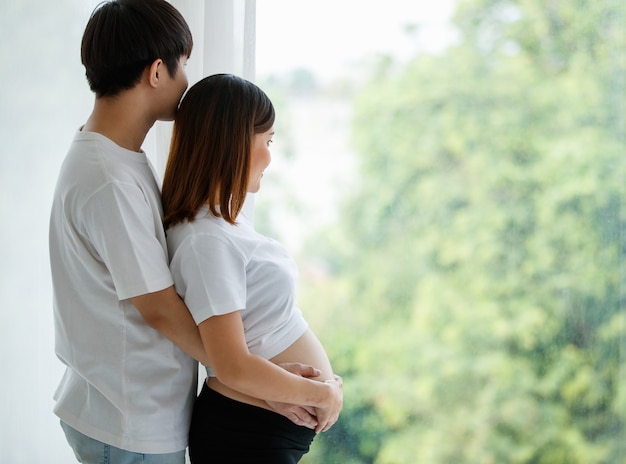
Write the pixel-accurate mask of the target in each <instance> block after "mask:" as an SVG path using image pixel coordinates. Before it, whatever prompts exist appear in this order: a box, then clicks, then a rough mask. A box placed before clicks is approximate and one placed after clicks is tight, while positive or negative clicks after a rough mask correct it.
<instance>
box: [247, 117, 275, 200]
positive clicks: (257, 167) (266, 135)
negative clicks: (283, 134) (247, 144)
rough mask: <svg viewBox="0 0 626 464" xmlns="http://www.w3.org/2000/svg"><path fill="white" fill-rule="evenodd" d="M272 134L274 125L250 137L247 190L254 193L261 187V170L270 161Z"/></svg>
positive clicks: (263, 169)
mask: <svg viewBox="0 0 626 464" xmlns="http://www.w3.org/2000/svg"><path fill="white" fill-rule="evenodd" d="M273 136H274V127H271V128H270V129H269V130H268V131H267V132H263V133H260V134H255V135H254V137H252V145H251V148H250V177H249V178H248V192H250V193H256V192H258V191H259V189H260V188H261V177H263V171H265V168H266V167H268V166H269V164H270V161H272V155H271V154H270V143H272V137H273Z"/></svg>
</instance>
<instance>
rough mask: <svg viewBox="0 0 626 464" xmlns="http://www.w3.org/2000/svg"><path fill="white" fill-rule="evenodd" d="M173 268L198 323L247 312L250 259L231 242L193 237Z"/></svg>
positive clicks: (176, 259) (177, 282) (186, 301)
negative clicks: (236, 312)
mask: <svg viewBox="0 0 626 464" xmlns="http://www.w3.org/2000/svg"><path fill="white" fill-rule="evenodd" d="M171 266H172V274H173V275H174V281H175V284H176V288H177V289H183V292H182V293H183V299H184V301H185V304H186V305H187V308H189V312H190V313H191V315H192V316H193V318H194V320H195V322H196V324H200V323H201V322H202V321H205V320H206V319H208V318H210V317H211V316H218V315H223V314H228V313H231V312H233V311H238V310H241V309H245V305H246V258H245V256H244V254H243V253H242V252H241V251H240V250H238V249H237V248H236V247H235V246H234V245H232V244H231V243H228V242H226V241H223V240H222V239H220V238H217V237H215V236H212V235H208V234H199V235H195V236H192V237H190V238H188V239H187V240H186V241H185V242H183V243H182V244H181V246H180V247H179V249H178V250H177V251H176V254H175V256H174V259H173V260H172V263H171Z"/></svg>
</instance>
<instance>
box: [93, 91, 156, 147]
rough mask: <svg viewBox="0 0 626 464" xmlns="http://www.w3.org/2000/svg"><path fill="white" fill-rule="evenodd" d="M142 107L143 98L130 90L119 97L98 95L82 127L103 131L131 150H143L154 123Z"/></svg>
mask: <svg viewBox="0 0 626 464" xmlns="http://www.w3.org/2000/svg"><path fill="white" fill-rule="evenodd" d="M142 108H143V105H142V102H141V101H137V99H136V98H133V95H132V93H128V92H125V93H123V94H122V95H120V96H116V97H101V98H96V101H95V103H94V107H93V111H92V112H91V115H90V116H89V119H87V122H85V125H84V126H83V128H82V130H84V131H89V132H97V133H99V134H102V135H104V136H105V137H107V138H108V139H110V140H112V141H113V142H115V143H116V144H117V145H119V146H121V147H123V148H126V149H128V150H132V151H136V152H138V151H141V145H142V144H143V141H144V139H145V138H146V134H147V133H148V131H149V130H150V128H151V127H152V126H153V125H154V123H155V121H154V120H151V119H150V118H149V117H147V116H146V114H145V112H144V111H142Z"/></svg>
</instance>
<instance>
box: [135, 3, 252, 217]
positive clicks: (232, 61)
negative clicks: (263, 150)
mask: <svg viewBox="0 0 626 464" xmlns="http://www.w3.org/2000/svg"><path fill="white" fill-rule="evenodd" d="M171 3H172V4H173V5H174V6H175V7H176V8H177V9H178V10H179V11H180V12H181V13H182V14H183V16H184V17H185V19H186V20H187V23H188V24H189V27H190V29H191V33H192V35H193V41H194V46H193V52H192V54H191V59H190V60H189V62H188V63H187V76H188V78H189V85H190V86H191V85H193V84H194V83H195V82H197V81H199V80H200V79H202V78H204V77H206V76H209V75H211V74H216V73H230V74H236V75H238V76H241V77H243V78H244V79H248V80H249V81H253V82H254V79H255V36H256V29H255V24H256V0H205V1H204V2H200V1H198V0H171ZM152 132H153V134H151V135H149V139H148V140H147V144H150V143H154V146H153V149H148V150H146V151H147V152H148V153H154V154H155V166H156V169H157V171H158V173H159V175H161V176H162V175H163V171H164V169H165V164H166V162H167V154H168V150H169V144H170V137H171V132H172V123H169V122H158V123H157V124H156V125H155V127H154V129H153V131H152ZM253 205H254V200H253V195H249V196H248V199H247V200H246V204H245V205H244V210H243V213H244V214H245V215H246V216H248V217H249V218H250V219H252V218H253Z"/></svg>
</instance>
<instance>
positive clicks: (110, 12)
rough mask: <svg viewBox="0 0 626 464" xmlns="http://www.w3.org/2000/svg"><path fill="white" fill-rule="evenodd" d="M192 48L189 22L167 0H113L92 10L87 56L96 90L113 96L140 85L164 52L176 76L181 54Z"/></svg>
mask: <svg viewBox="0 0 626 464" xmlns="http://www.w3.org/2000/svg"><path fill="white" fill-rule="evenodd" d="M192 48H193V40H192V37H191V31H190V30H189V26H188V25H187V22H186V21H185V19H184V18H183V17H182V15H181V14H180V12H178V10H176V8H174V7H173V6H172V5H171V4H169V3H168V2H167V1H165V0H112V1H106V2H103V3H101V4H100V5H98V6H97V7H96V8H95V9H94V11H93V13H92V14H91V18H90V19H89V22H88V23H87V27H86V28H85V32H84V34H83V40H82V44H81V59H82V63H83V65H84V66H85V74H86V76H87V81H88V82H89V87H90V88H91V90H92V91H93V92H95V93H96V96H97V97H102V96H113V95H116V94H118V93H119V92H121V91H123V90H126V89H130V88H132V87H134V86H135V85H136V84H137V83H138V82H139V80H140V78H141V74H142V73H143V71H144V69H145V68H146V66H149V65H150V64H152V63H153V62H154V60H156V59H158V58H160V59H162V60H163V62H164V63H165V66H166V67H167V70H168V72H169V74H170V76H171V77H174V76H175V74H176V70H177V69H178V62H179V60H180V58H181V57H183V56H187V57H188V56H189V55H190V54H191V49H192Z"/></svg>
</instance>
